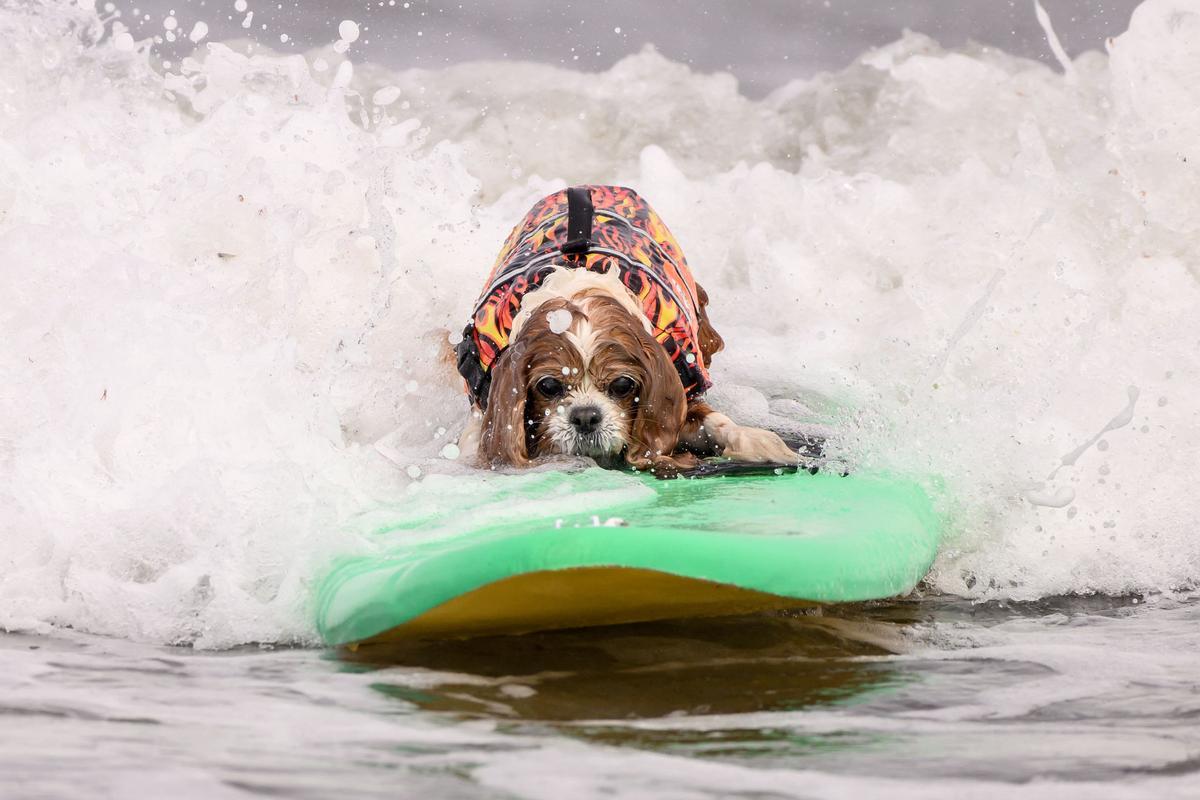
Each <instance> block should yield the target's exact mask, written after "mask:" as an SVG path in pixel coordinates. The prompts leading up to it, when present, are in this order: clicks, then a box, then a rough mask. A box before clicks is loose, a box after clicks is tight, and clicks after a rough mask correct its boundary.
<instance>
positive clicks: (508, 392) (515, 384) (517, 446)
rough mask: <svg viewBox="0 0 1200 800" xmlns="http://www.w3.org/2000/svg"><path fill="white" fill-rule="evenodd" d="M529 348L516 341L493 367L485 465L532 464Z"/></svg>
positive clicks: (482, 455) (483, 442) (482, 445)
mask: <svg viewBox="0 0 1200 800" xmlns="http://www.w3.org/2000/svg"><path fill="white" fill-rule="evenodd" d="M526 350H527V348H526V347H524V346H523V343H522V342H520V341H517V342H514V343H513V344H511V345H509V346H508V348H506V349H505V350H504V352H502V353H501V354H500V357H499V358H498V359H496V361H495V363H494V364H492V370H491V372H492V385H491V388H490V389H489V390H488V405H487V410H486V411H484V413H483V424H482V431H481V433H480V438H479V460H480V461H481V462H482V463H483V464H485V465H498V464H511V465H513V466H519V467H520V466H526V465H527V464H529V445H528V443H527V442H526V438H525V403H526V400H527V397H528V394H529V387H528V385H527V372H528V368H529V364H528V361H529V359H528V355H527V353H526Z"/></svg>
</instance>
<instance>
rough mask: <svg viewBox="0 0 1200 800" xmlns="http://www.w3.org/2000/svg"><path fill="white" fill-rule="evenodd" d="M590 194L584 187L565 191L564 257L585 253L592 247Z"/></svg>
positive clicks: (592, 209) (573, 187) (574, 187)
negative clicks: (565, 230)
mask: <svg viewBox="0 0 1200 800" xmlns="http://www.w3.org/2000/svg"><path fill="white" fill-rule="evenodd" d="M594 210H595V209H594V208H593V206H592V193H591V192H590V191H589V190H588V187H586V186H572V187H571V188H570V189H567V241H565V242H564V243H563V246H562V252H563V253H564V254H566V255H573V254H577V253H586V252H587V251H588V248H589V247H591V245H592V212H593V211H594Z"/></svg>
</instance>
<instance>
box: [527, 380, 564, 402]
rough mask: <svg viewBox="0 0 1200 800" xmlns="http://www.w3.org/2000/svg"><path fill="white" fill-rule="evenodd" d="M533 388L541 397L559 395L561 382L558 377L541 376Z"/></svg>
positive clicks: (561, 390) (561, 388)
mask: <svg viewBox="0 0 1200 800" xmlns="http://www.w3.org/2000/svg"><path fill="white" fill-rule="evenodd" d="M534 388H536V389H537V390H538V393H539V394H541V395H542V396H543V397H560V396H561V395H562V393H563V384H562V381H560V380H559V379H558V378H542V379H541V380H540V381H538V382H537V386H536V387H534Z"/></svg>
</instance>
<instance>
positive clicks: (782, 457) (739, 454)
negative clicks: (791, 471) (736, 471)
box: [722, 425, 800, 464]
mask: <svg viewBox="0 0 1200 800" xmlns="http://www.w3.org/2000/svg"><path fill="white" fill-rule="evenodd" d="M725 437H726V438H725V451H724V453H722V455H724V456H726V457H727V458H732V459H736V460H738V461H752V462H755V463H763V462H771V463H778V464H799V463H800V456H799V455H798V454H797V453H796V452H795V451H794V450H792V449H791V448H790V447H788V446H787V445H786V444H784V441H783V439H780V438H779V434H777V433H774V432H773V431H767V430H763V429H762V428H746V427H743V426H741V425H738V426H737V427H735V428H733V429H731V430H728V431H726V432H725Z"/></svg>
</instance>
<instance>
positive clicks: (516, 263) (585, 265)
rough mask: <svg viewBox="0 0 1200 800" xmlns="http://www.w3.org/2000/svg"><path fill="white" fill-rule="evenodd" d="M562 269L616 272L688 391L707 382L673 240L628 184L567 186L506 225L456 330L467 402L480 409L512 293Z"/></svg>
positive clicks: (691, 294) (693, 302)
mask: <svg viewBox="0 0 1200 800" xmlns="http://www.w3.org/2000/svg"><path fill="white" fill-rule="evenodd" d="M564 266H565V267H569V268H572V269H580V268H582V269H587V270H592V271H594V272H607V271H608V270H609V269H610V268H616V269H617V270H619V275H620V278H621V282H622V283H623V284H624V285H625V287H626V288H627V289H629V291H630V292H631V293H632V294H633V296H634V297H635V298H636V299H637V302H638V304H639V305H640V306H641V309H642V313H644V314H645V315H646V319H647V320H649V322H650V330H651V335H652V336H653V337H654V338H655V339H656V340H657V341H658V342H659V344H661V345H662V346H663V348H664V349H665V350H666V351H667V356H668V358H670V359H671V363H672V364H673V365H674V366H675V370H676V371H677V372H678V373H679V380H680V381H682V383H683V388H684V392H685V393H686V395H687V397H688V398H689V399H691V398H693V397H695V396H696V395H699V394H702V393H703V392H704V391H705V390H706V389H708V388H709V387H710V386H711V385H712V382H711V381H710V380H709V377H708V371H707V370H706V369H705V366H704V362H703V356H702V354H701V350H700V336H699V325H700V307H699V303H698V301H697V292H696V282H695V280H693V278H692V273H691V271H690V270H689V269H688V266H687V262H686V261H685V260H684V258H683V251H682V250H681V249H680V248H679V243H678V242H676V241H675V237H674V236H672V235H671V232H670V231H669V230H667V226H666V225H664V224H663V221H662V219H660V218H659V216H658V214H656V213H654V209H652V208H650V205H649V203H647V202H646V201H645V200H643V199H642V198H641V197H640V196H638V193H637V192H635V191H633V190H632V189H627V188H625V187H623V186H576V187H573V188H570V189H564V190H562V191H560V192H556V193H554V194H552V195H549V196H548V197H544V198H542V199H541V200H539V201H538V202H537V204H536V205H534V207H533V208H532V209H530V211H529V213H528V214H526V215H525V218H524V219H523V220H522V221H521V223H520V224H519V225H517V226H516V227H515V228H513V230H512V233H510V234H509V235H508V239H507V240H506V241H505V243H504V248H503V249H502V250H501V251H500V255H499V256H498V257H497V258H496V264H495V266H494V267H493V268H492V273H491V275H490V276H489V277H488V281H487V284H486V285H485V286H484V290H483V293H482V294H481V295H480V296H479V301H478V302H477V303H476V304H475V311H474V313H473V314H472V315H471V323H470V324H469V325H467V327H466V328H465V329H464V330H463V339H462V341H461V342H460V343H459V344H458V345H457V346H456V348H455V350H456V352H457V354H458V371H459V373H460V374H461V375H462V376H463V378H464V379H465V380H466V383H467V391H468V393H469V394H470V395H471V399H472V400H473V401H474V402H475V403H476V405H478V406H479V407H481V408H486V407H487V396H488V389H489V387H490V386H491V368H492V365H493V364H495V363H496V359H498V358H499V357H500V354H501V353H502V352H503V351H504V348H505V347H507V346H508V343H509V335H510V334H511V333H512V328H513V319H514V318H515V317H516V316H517V312H518V311H520V308H521V299H522V298H523V297H524V296H525V295H526V294H527V293H529V292H531V291H534V290H535V289H537V288H538V287H539V286H540V285H541V283H542V281H544V280H545V279H546V277H547V276H548V275H550V274H551V273H552V272H553V271H554V269H555V268H556V267H564Z"/></svg>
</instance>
